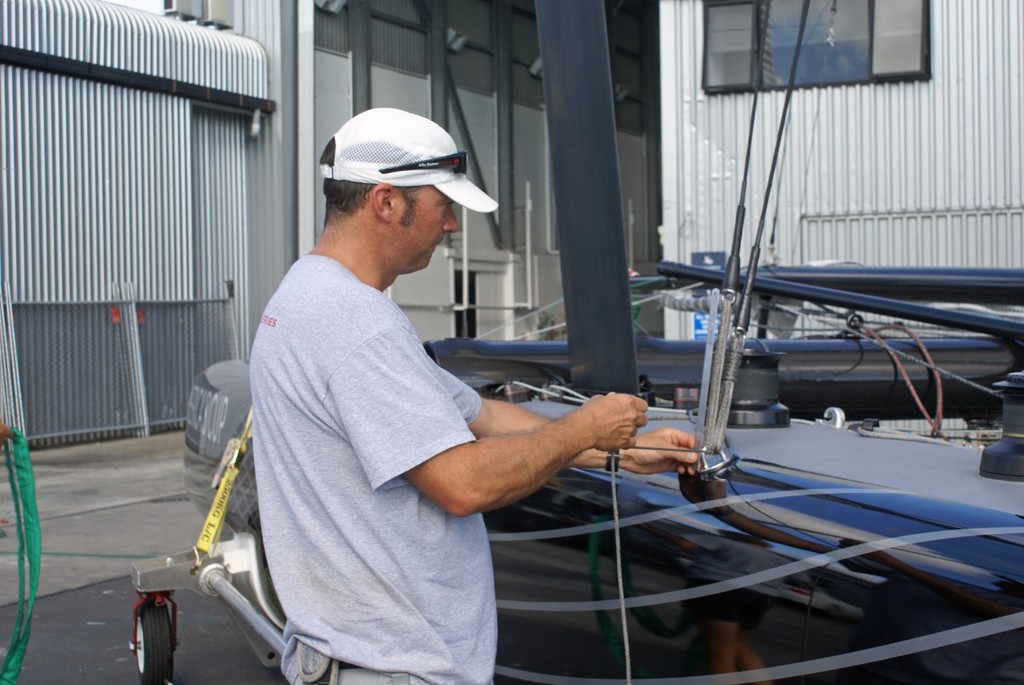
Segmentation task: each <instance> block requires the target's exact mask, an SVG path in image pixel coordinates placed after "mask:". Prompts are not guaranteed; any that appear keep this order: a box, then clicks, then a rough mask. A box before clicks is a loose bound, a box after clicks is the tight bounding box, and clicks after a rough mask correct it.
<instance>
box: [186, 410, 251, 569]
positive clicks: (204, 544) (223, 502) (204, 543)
mask: <svg viewBox="0 0 1024 685" xmlns="http://www.w3.org/2000/svg"><path fill="white" fill-rule="evenodd" d="M251 433H252V408H251V407H250V408H249V413H248V415H246V417H245V426H244V427H243V428H242V434H241V435H240V436H239V437H238V439H237V440H232V442H233V443H234V455H233V456H232V457H231V461H230V462H228V466H227V469H226V470H225V471H224V476H223V477H222V478H221V479H220V483H219V484H218V485H217V495H216V496H215V497H214V498H213V504H211V505H210V511H209V513H208V514H207V515H206V522H205V523H203V528H202V530H201V531H200V532H199V539H198V540H197V541H196V547H195V549H196V556H197V557H198V556H199V554H209V553H210V550H211V549H213V547H214V546H215V545H216V544H217V541H218V540H220V533H221V530H223V528H224V518H225V517H226V516H227V513H228V498H229V497H230V496H231V488H232V487H234V484H235V477H236V476H237V475H238V471H239V468H238V464H239V463H240V462H241V461H242V458H243V457H245V451H246V444H247V443H248V442H249V435H250V434H251Z"/></svg>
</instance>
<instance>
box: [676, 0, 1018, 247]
mask: <svg viewBox="0 0 1024 685" xmlns="http://www.w3.org/2000/svg"><path fill="white" fill-rule="evenodd" d="M838 7H839V11H840V12H841V11H842V2H840V3H839V5H838ZM930 8H931V69H932V79H931V80H929V81H923V82H913V83H893V84H884V85H883V84H878V85H853V86H845V87H838V88H826V89H803V90H797V91H796V92H795V93H794V96H793V103H792V109H791V112H790V115H791V120H790V123H789V130H788V132H787V139H786V143H785V150H784V158H783V160H782V161H781V168H780V171H779V172H778V174H779V179H778V185H777V187H776V189H775V191H773V195H772V196H773V198H777V202H778V210H777V213H778V242H777V246H778V250H777V253H778V258H779V259H780V260H781V261H782V263H804V262H807V261H811V260H819V259H853V260H857V261H860V262H863V263H865V264H869V265H906V266H986V267H1024V238H1022V233H1024V225H1022V196H1024V165H1022V153H1024V147H1022V140H1021V115H1022V112H1024V73H1022V64H1024V53H1022V49H1021V41H1020V37H1021V36H1022V35H1024V3H1021V2H1020V1H1019V0H932V1H931V3H930ZM661 15H662V74H663V76H662V98H663V103H662V114H663V118H662V125H663V135H664V140H665V155H664V159H663V164H664V171H665V181H666V183H665V191H664V202H665V209H666V213H665V226H666V236H665V237H666V257H667V258H668V259H674V260H678V261H682V262H689V260H690V254H691V253H692V252H695V251H712V250H728V248H729V240H730V239H731V234H732V227H733V222H734V217H735V213H736V206H737V204H738V203H739V201H740V197H739V188H740V183H741V180H742V175H743V168H742V165H743V158H744V154H745V150H746V136H747V127H748V125H749V115H750V109H751V100H752V96H751V95H749V94H745V95H714V96H709V95H707V94H705V93H704V92H703V91H702V89H701V59H702V45H703V3H702V2H700V1H699V0H684V1H681V2H678V1H677V0H665V1H664V2H662V4H661ZM783 98H784V93H782V92H772V93H762V95H761V99H760V102H759V105H758V122H757V129H756V133H755V143H754V148H753V153H752V160H751V169H750V181H749V195H748V198H747V201H746V206H747V208H748V218H747V230H746V232H745V250H744V257H746V254H747V251H748V250H749V245H750V241H751V240H752V238H753V234H754V230H755V229H756V225H757V218H758V215H759V213H760V211H761V204H762V197H763V194H764V186H765V182H766V179H767V175H768V170H769V166H770V160H771V154H772V146H773V145H774V140H775V133H776V127H777V125H778V121H779V116H780V114H781V110H782V103H783ZM775 212H776V208H775V202H774V201H773V202H772V205H771V207H770V211H769V214H768V222H769V225H768V227H767V228H766V236H765V240H766V241H767V240H768V236H769V234H770V231H771V223H772V218H773V215H774V214H775Z"/></svg>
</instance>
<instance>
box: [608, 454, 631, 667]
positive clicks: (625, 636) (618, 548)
mask: <svg viewBox="0 0 1024 685" xmlns="http://www.w3.org/2000/svg"><path fill="white" fill-rule="evenodd" d="M616 480H617V479H616V477H615V469H612V471H611V481H612V517H613V518H614V520H615V528H614V530H615V578H616V581H617V582H618V585H619V616H620V617H621V619H622V646H623V649H624V650H625V659H626V683H627V685H632V682H633V661H632V657H630V654H629V624H628V623H627V622H626V590H625V587H624V585H623V582H622V537H621V535H620V530H619V493H618V488H617V486H616Z"/></svg>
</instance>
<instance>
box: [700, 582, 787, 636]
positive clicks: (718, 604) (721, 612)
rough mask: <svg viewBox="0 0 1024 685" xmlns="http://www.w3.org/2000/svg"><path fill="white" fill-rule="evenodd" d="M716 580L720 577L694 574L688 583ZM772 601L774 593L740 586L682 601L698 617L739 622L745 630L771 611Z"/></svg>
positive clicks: (750, 628)
mask: <svg viewBox="0 0 1024 685" xmlns="http://www.w3.org/2000/svg"><path fill="white" fill-rule="evenodd" d="M717 582H719V581H717V580H705V579H703V578H694V579H691V580H690V581H688V583H687V587H701V586H703V585H710V584H712V583H717ZM773 601H774V600H773V598H772V596H771V595H766V594H764V593H762V592H756V591H754V590H750V589H748V588H740V589H738V590H726V591H725V592H719V593H717V594H714V595H706V596H704V597H696V598H694V599H688V600H686V601H685V602H683V604H684V605H685V606H686V608H687V609H688V610H689V611H690V613H692V614H693V615H694V616H696V617H698V618H704V619H709V620H712V621H726V622H728V623H738V624H739V625H740V627H742V628H745V629H746V630H753V629H754V628H757V626H758V624H759V623H760V622H761V619H762V618H763V617H764V615H765V614H766V613H768V610H769V609H770V608H771V607H772V602H773Z"/></svg>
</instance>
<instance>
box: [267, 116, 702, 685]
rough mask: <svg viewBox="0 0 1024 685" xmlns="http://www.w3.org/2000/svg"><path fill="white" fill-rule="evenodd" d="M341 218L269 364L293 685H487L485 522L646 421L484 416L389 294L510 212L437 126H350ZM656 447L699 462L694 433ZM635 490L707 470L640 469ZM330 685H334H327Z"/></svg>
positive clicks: (292, 293) (334, 153)
mask: <svg viewBox="0 0 1024 685" xmlns="http://www.w3.org/2000/svg"><path fill="white" fill-rule="evenodd" d="M321 170H322V173H323V175H324V177H325V181H324V194H325V195H326V198H327V217H326V221H325V226H324V231H323V234H322V236H321V238H320V240H319V241H318V243H317V245H316V247H315V248H314V249H313V250H312V252H311V253H310V254H308V255H306V256H303V257H302V258H300V259H299V260H298V261H297V262H296V263H295V264H294V265H293V267H292V268H291V270H290V271H289V272H288V274H287V276H286V277H285V279H284V280H283V281H282V283H281V285H280V287H279V289H278V291H277V292H276V293H275V295H274V296H273V298H272V299H271V301H270V303H269V304H268V305H267V308H266V311H265V313H264V315H263V317H262V321H261V325H260V327H259V330H258V332H257V335H256V340H255V343H254V345H253V349H252V355H251V371H250V374H251V381H252V393H253V408H254V429H253V430H254V433H253V439H254V441H255V449H254V454H255V460H256V473H257V479H258V488H259V503H260V518H261V524H262V529H263V538H264V544H265V546H266V553H267V560H268V564H269V567H270V572H271V575H272V577H273V579H274V584H275V589H276V590H277V594H278V596H279V597H280V600H281V603H282V606H283V608H284V610H285V613H286V615H287V617H288V624H287V626H286V627H285V638H286V640H287V642H288V646H287V649H286V652H285V654H284V655H283V663H282V670H283V671H284V673H285V675H286V676H287V678H288V680H289V681H290V682H291V683H293V684H297V683H300V682H327V681H328V680H327V679H328V678H330V676H331V672H330V671H329V672H328V673H323V669H324V668H327V665H328V664H331V668H332V669H337V666H336V665H334V664H337V663H339V662H340V663H341V664H342V666H341V670H339V671H338V672H337V674H336V679H337V682H341V683H346V684H348V683H363V682H366V683H380V682H383V683H388V682H393V683H406V682H408V683H446V684H449V683H487V682H490V681H491V679H492V675H493V670H494V658H495V650H496V632H497V630H496V623H497V619H496V610H495V599H494V582H493V576H492V568H491V559H490V550H489V547H488V542H487V536H486V531H485V529H484V523H483V518H482V516H481V514H480V512H483V511H485V510H488V509H492V508H496V507H501V506H503V505H505V504H508V503H510V502H513V501H515V500H516V499H518V498H521V497H523V496H525V495H527V494H529V493H531V492H533V491H534V490H536V489H538V488H539V487H540V486H541V485H543V484H544V482H545V481H547V480H548V479H549V478H551V477H552V476H554V475H555V474H556V473H558V472H559V471H560V470H561V469H563V468H565V467H567V466H570V465H576V466H588V467H602V466H604V465H605V464H606V459H607V454H608V452H609V451H611V450H624V449H625V448H628V447H631V446H633V445H634V444H635V441H636V438H635V436H636V432H637V428H639V427H641V426H643V425H645V424H646V417H645V413H644V412H645V411H646V408H647V407H646V404H645V403H644V402H643V401H642V400H640V399H639V398H636V397H632V396H630V395H625V394H611V395H606V396H601V397H595V398H593V399H592V400H590V401H589V402H587V403H586V404H585V405H583V406H582V407H581V408H579V409H577V410H575V411H574V412H572V413H570V414H569V415H567V416H566V417H564V418H562V419H560V420H558V421H549V420H546V419H543V418H541V417H539V416H536V415H534V414H532V413H531V412H529V411H526V410H524V409H522V408H520V407H518V406H516V405H514V404H509V403H504V402H499V401H492V400H483V399H481V398H480V397H479V395H477V394H476V393H475V392H474V391H472V390H471V389H470V388H469V387H468V386H466V385H465V384H463V383H462V382H460V381H459V380H457V379H456V378H455V377H453V376H451V375H450V374H448V373H447V372H445V371H444V370H442V369H441V368H440V367H438V366H437V365H436V364H434V363H433V362H432V361H431V360H430V359H429V357H428V356H427V355H426V353H425V351H424V349H423V346H422V344H421V343H420V341H419V339H418V337H417V335H416V333H415V331H414V330H413V328H412V325H411V324H410V323H409V321H408V320H407V319H406V317H405V316H404V314H403V313H402V311H401V310H400V309H399V308H398V307H397V306H396V305H395V304H394V303H392V302H391V301H390V300H389V299H388V297H387V296H386V295H384V293H383V291H384V290H386V289H387V288H388V287H389V286H390V285H391V284H392V283H394V281H395V279H396V278H397V277H398V276H399V275H401V274H406V273H411V272H413V271H417V270H419V269H422V268H424V267H425V266H427V264H428V263H429V261H430V257H431V255H432V254H433V252H434V249H435V247H436V246H437V245H438V243H440V242H441V240H442V239H443V238H444V237H445V235H446V234H448V233H454V232H455V231H457V230H458V229H459V224H458V221H457V220H456V216H455V211H454V203H456V202H458V203H459V204H462V205H464V206H466V207H468V208H469V209H472V210H475V211H480V212H492V211H494V210H495V209H496V208H497V203H496V202H494V200H492V199H491V198H490V197H488V196H487V195H486V194H485V193H484V192H483V191H481V190H480V189H479V188H477V187H476V186H475V185H473V184H472V183H471V182H470V181H469V180H468V179H467V178H466V175H465V171H466V154H465V153H464V152H460V151H458V149H457V148H456V146H455V142H454V141H453V140H452V138H451V136H450V135H448V133H446V132H445V131H444V129H442V128H441V127H439V126H438V125H437V124H435V123H433V122H431V121H430V120H428V119H424V118H422V117H419V116H416V115H413V114H409V113H408V112H403V111H400V110H395V109H374V110H369V111H367V112H364V113H362V114H360V115H358V116H356V117H354V118H352V119H351V120H349V121H348V122H347V123H346V124H345V125H344V126H342V128H341V129H340V130H339V131H338V132H337V133H336V134H335V135H334V137H333V138H332V140H331V142H330V143H329V144H328V145H327V148H326V149H325V151H324V155H323V157H322V158H321ZM641 441H642V442H643V443H644V444H645V445H648V446H652V447H692V446H693V439H692V436H689V435H687V434H685V433H682V432H680V431H676V430H672V429H661V430H659V431H654V432H652V433H648V434H646V435H645V436H643V437H642V439H641ZM620 459H621V464H622V467H623V468H625V469H628V470H631V471H635V472H643V473H653V472H657V471H666V470H672V471H680V472H686V471H688V470H690V469H692V465H693V462H694V459H695V455H692V454H686V455H684V454H682V453H677V452H659V451H649V450H644V451H641V450H635V451H633V452H629V451H624V452H622V454H621V457H620ZM318 678H319V679H320V680H318Z"/></svg>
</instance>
